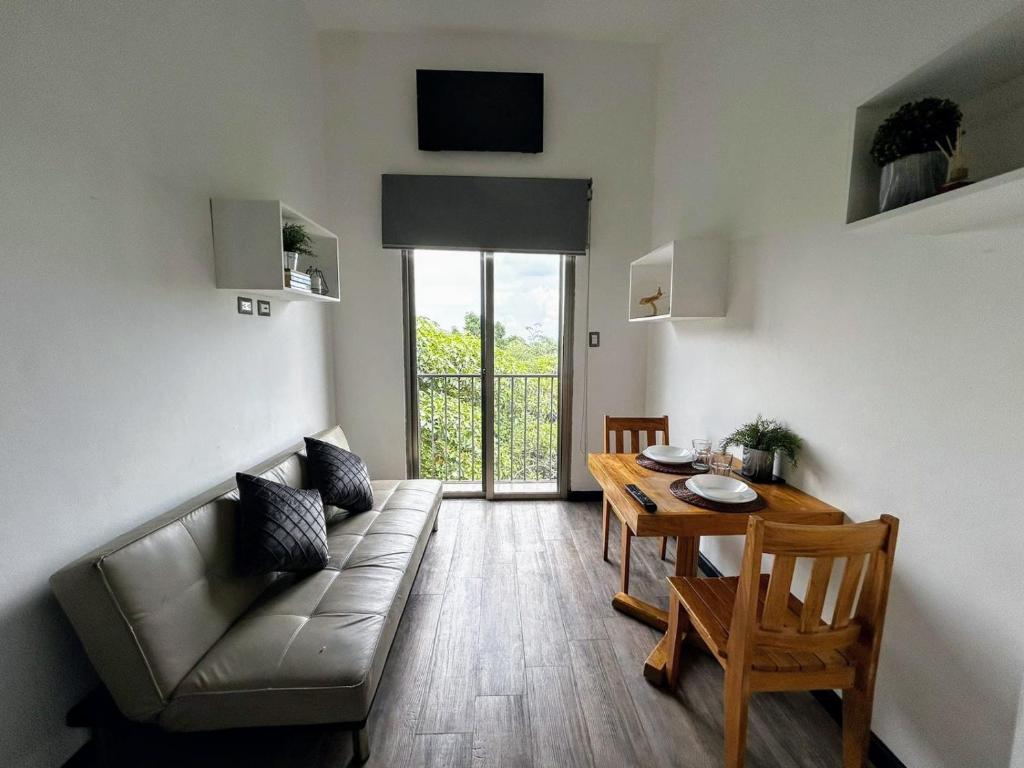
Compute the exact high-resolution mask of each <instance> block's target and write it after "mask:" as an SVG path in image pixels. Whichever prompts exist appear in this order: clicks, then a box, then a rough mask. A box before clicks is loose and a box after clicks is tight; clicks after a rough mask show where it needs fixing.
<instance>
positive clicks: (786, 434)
mask: <svg viewBox="0 0 1024 768" xmlns="http://www.w3.org/2000/svg"><path fill="white" fill-rule="evenodd" d="M733 445H738V446H742V448H743V467H742V468H741V469H740V474H741V475H743V476H744V477H748V478H750V479H751V480H753V481H754V482H755V483H767V482H771V480H772V477H773V472H772V469H773V467H774V466H775V454H776V453H782V454H783V455H784V456H785V457H786V458H788V459H789V460H790V461H791V462H792V463H793V466H796V457H797V453H799V451H800V448H801V447H802V446H803V441H802V440H801V439H800V438H799V437H797V435H796V433H795V432H793V430H791V429H789V428H788V427H787V426H785V425H784V424H780V423H779V422H777V421H775V419H766V418H764V417H763V416H758V417H757V418H756V419H755V420H754V421H752V422H750V423H749V424H744V425H743V426H742V427H740V428H739V429H737V430H736V431H735V432H733V433H732V434H731V435H729V436H728V437H727V438H725V439H724V440H723V441H722V450H723V451H724V450H726V449H727V448H729V447H730V446H733Z"/></svg>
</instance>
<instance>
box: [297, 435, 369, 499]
mask: <svg viewBox="0 0 1024 768" xmlns="http://www.w3.org/2000/svg"><path fill="white" fill-rule="evenodd" d="M306 456H307V458H308V459H309V461H308V463H307V465H306V466H307V467H308V468H309V475H310V477H311V478H312V480H313V487H314V488H316V489H317V490H318V491H320V495H321V496H322V497H323V500H324V504H330V505H331V506H332V507H340V508H341V509H344V510H347V511H349V512H365V511H366V510H368V509H373V487H372V486H371V485H370V473H369V471H368V470H367V469H366V464H364V463H363V460H362V459H360V458H359V457H358V456H356V455H355V454H354V453H350V452H349V451H346V450H343V449H342V448H339V447H338V446H336V445H331V444H330V443H325V442H324V441H323V440H316V439H314V438H312V437H307V438H306Z"/></svg>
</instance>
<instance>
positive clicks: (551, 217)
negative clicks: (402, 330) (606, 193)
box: [381, 174, 590, 254]
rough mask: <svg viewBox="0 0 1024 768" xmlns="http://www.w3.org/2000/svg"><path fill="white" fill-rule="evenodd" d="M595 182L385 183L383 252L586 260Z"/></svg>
mask: <svg viewBox="0 0 1024 768" xmlns="http://www.w3.org/2000/svg"><path fill="white" fill-rule="evenodd" d="M589 226H590V179H526V178H513V177H495V176H413V175H397V174H385V175H384V176H383V177H382V178H381V241H382V244H383V246H384V247H385V248H453V249H455V248H465V249H472V250H481V251H532V252H544V253H576V254H580V253H585V252H586V250H587V245H588V236H589Z"/></svg>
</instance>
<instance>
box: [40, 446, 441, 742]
mask: <svg viewBox="0 0 1024 768" xmlns="http://www.w3.org/2000/svg"><path fill="white" fill-rule="evenodd" d="M317 437H318V438H319V439H321V440H326V441H329V442H332V443H334V444H335V445H339V446H341V447H342V448H346V449H347V448H348V443H347V441H346V439H345V435H344V434H343V433H342V431H341V428H340V427H335V428H333V429H329V430H326V431H325V432H322V433H320V434H319V435H317ZM303 453H304V452H303V450H302V448H301V446H296V447H295V449H293V450H291V451H288V452H286V453H284V454H281V455H280V456H277V457H275V458H273V459H271V460H270V461H268V462H266V463H264V464H263V465H260V466H259V467H256V468H254V469H252V470H249V471H250V473H252V474H258V475H260V476H262V477H265V478H267V479H269V480H274V481H277V482H283V483H287V484H288V485H292V486H296V487H309V485H308V484H307V483H306V482H305V480H306V478H305V471H304V461H305V457H304V455H303ZM373 491H374V505H373V510H372V511H369V512H362V513H358V514H352V515H348V516H344V517H343V518H342V519H340V520H339V521H337V522H333V523H332V524H330V525H329V526H328V530H327V538H328V546H329V549H330V563H329V565H328V566H327V568H326V569H324V570H322V571H318V572H316V573H313V574H309V575H295V574H272V575H269V576H257V577H241V576H238V575H236V573H235V568H234V550H235V531H236V522H237V513H238V512H237V510H238V502H237V499H238V495H237V490H236V489H235V487H234V483H233V482H230V483H226V484H224V485H222V486H220V487H218V488H215V489H212V490H211V491H210V492H208V493H206V494H203V495H202V496H200V497H199V498H197V499H193V500H192V501H190V502H188V503H186V504H184V505H182V506H180V507H178V508H177V509H174V510H172V511H170V512H168V513H166V514H164V515H162V516H160V517H158V518H156V519H154V520H151V521H150V522H148V523H146V524H144V525H142V526H140V527H139V528H137V529H135V530H133V531H131V532H129V533H126V534H124V535H123V536H120V537H119V538H117V539H115V540H114V541H112V542H110V543H109V544H106V545H104V546H102V547H100V548H99V549H96V550H95V551H93V552H90V553H89V554H87V555H85V556H84V557H82V558H80V559H79V560H77V561H75V562H74V563H71V564H70V565H68V566H66V567H65V568H63V569H61V570H60V571H59V572H58V573H56V574H54V575H53V577H52V578H51V585H52V587H53V590H54V592H55V593H56V595H57V599H58V600H59V601H60V604H61V606H62V607H63V608H64V611H65V612H66V613H67V615H68V617H69V618H70V619H71V623H72V624H73V625H74V628H75V630H76V632H77V633H78V636H79V637H80V639H81V641H82V644H83V645H84V646H85V650H86V653H87V654H88V656H89V658H90V660H91V661H92V664H93V666H94V667H95V668H96V671H97V673H98V674H99V676H100V678H101V679H102V681H103V683H104V684H105V685H106V687H107V689H108V690H109V692H110V693H111V695H112V697H113V699H114V701H115V702H116V704H117V707H118V709H119V710H120V711H121V713H122V714H123V715H124V716H125V717H127V718H128V719H130V720H134V721H138V722H147V723H155V724H157V725H159V726H160V727H162V728H163V729H165V730H169V731H200V730H214V729H227V728H240V727H251V726H276V725H298V724H316V723H337V724H342V725H343V726H346V727H349V728H350V729H351V730H352V731H353V732H354V734H355V747H356V759H357V760H364V759H365V758H366V757H367V755H368V740H367V733H366V727H365V725H366V719H367V716H368V714H369V711H370V706H371V704H372V703H373V697H374V693H375V692H376V689H377V684H378V682H379V681H380V677H381V673H382V671H383V668H384V662H385V661H386V659H387V656H388V651H389V650H390V648H391V642H392V640H393V639H394V636H395V632H396V630H397V628H398V623H399V621H400V619H401V617H402V611H403V610H404V608H405V604H406V600H407V598H408V595H409V591H410V589H411V587H412V583H413V580H414V579H415V577H416V571H417V569H418V567H419V563H420V560H421V558H422V556H423V551H424V549H425V547H426V545H427V540H428V539H429V537H430V532H431V530H436V520H437V513H438V507H439V505H440V500H441V484H440V483H439V482H437V481H434V480H380V481H374V483H373ZM330 511H331V510H330V508H328V512H330ZM335 512H336V510H335Z"/></svg>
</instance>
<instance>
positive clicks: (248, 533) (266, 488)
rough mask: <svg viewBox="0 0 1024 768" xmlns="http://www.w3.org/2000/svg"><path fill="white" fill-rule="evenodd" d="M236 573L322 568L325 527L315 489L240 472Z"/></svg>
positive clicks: (318, 496)
mask: <svg viewBox="0 0 1024 768" xmlns="http://www.w3.org/2000/svg"><path fill="white" fill-rule="evenodd" d="M235 480H236V481H237V482H238V497H239V506H240V515H239V518H240V519H239V531H238V533H239V536H238V569H239V571H241V573H242V574H243V575H246V576H253V575H256V574H260V573H273V572H274V571H318V570H320V569H321V568H324V567H325V566H326V565H327V560H328V554H327V523H326V522H325V520H324V502H323V500H322V499H321V498H320V494H319V492H317V491H303V490H299V489H298V488H291V487H289V486H287V485H282V484H281V483H274V482H271V481H270V480H264V479H263V478H262V477H253V476H252V475H244V474H242V473H241V472H239V473H238V474H237V475H235Z"/></svg>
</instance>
